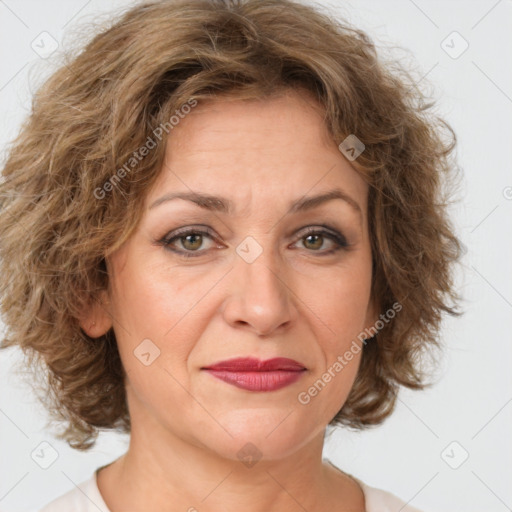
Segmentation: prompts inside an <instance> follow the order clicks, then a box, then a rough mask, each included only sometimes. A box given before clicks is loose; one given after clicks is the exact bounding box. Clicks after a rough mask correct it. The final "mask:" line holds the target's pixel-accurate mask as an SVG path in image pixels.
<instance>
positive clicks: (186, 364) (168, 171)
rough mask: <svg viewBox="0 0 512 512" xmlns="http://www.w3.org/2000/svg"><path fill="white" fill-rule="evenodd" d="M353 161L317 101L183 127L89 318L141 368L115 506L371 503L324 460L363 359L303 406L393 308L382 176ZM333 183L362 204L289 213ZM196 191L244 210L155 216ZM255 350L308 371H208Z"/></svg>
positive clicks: (110, 492)
mask: <svg viewBox="0 0 512 512" xmlns="http://www.w3.org/2000/svg"><path fill="white" fill-rule="evenodd" d="M352 165H354V163H351V162H349V161H348V160H347V159H345V157H344V156H343V155H342V153H341V152H340V151H339V149H338V147H337V145H336V143H335V142H334V141H333V140H332V139H331V138H330V137H329V135H328V133H327V130H326V128H325V125H324V122H323V120H322V110H321V107H320V105H319V104H317V103H316V102H315V100H313V99H312V98H311V97H309V96H308V95H306V94H305V93H299V92H294V91H287V92H285V93H284V94H281V95H279V96H276V97H274V98H272V99H266V100H264V101H256V100H251V101H242V100H235V99H232V98H231V99H229V98H225V99H222V100H221V99H217V100H215V101H212V102H208V103H201V104H199V105H198V106H197V107H195V108H194V109H193V110H192V112H191V113H190V114H188V115H187V116H186V117H185V118H184V119H183V120H181V121H180V123H179V125H177V126H176V127H175V128H174V129H173V131H172V132H171V136H170V137H169V139H168V144H167V148H166V159H165V163H164V165H163V167H162V170H161V173H160V175H159V177H158V183H156V184H155V186H154V187H153V188H152V189H151V190H150V191H149V192H148V195H147V198H146V203H145V210H144V214H143V217H142V220H141V222H140V224H139V226H138V228H137V229H136V231H135V232H134V233H133V235H132V236H131V238H130V239H129V240H127V242H126V243H125V244H124V245H123V246H122V247H121V248H120V249H118V250H117V252H115V253H114V254H112V255H111V256H110V257H109V258H108V260H107V265H108V270H109V275H110V287H109V290H108V291H106V292H105V294H104V296H103V297H102V301H103V304H104V306H103V307H95V308H93V309H92V310H91V311H90V312H88V314H87V315H86V316H85V317H84V319H83V323H82V326H83V328H84V329H85V330H86V331H88V333H89V335H91V336H101V335H102V334H104V333H105V332H106V331H107V330H108V329H109V328H110V327H111V326H113V328H114V332H115V335H116V338H117V342H118V346H119V351H120V355H121V359H122V362H123V366H124V368H125V371H126V374H127V378H126V389H127V399H128V405H129V410H130V417H131V421H132V431H131V438H130V446H129V449H128V451H127V453H126V454H125V455H124V456H122V457H121V458H119V459H117V460H116V461H114V462H113V463H112V464H110V465H109V466H107V467H105V468H103V469H101V470H100V471H99V472H98V477H97V478H98V487H99V490H100V492H101V494H102V495H103V497H104V499H105V502H106V503H107V505H108V506H109V508H110V509H111V510H112V512H120V511H127V510H130V511H131V510H134V511H135V510H137V511H139V510H140V511H142V510H159V511H162V512H167V511H169V512H171V511H177V510H180V511H187V510H189V511H193V510H197V511H199V512H202V511H218V510H223V511H225V512H230V511H234V510H237V511H239V510H245V511H248V512H263V511H264V512H273V511H280V512H286V511H296V510H303V509H306V510H308V511H309V512H313V511H320V510H327V509H328V507H329V508H330V509H332V510H347V511H348V510H350V511H353V512H356V511H364V496H363V493H362V490H361V488H360V487H359V485H358V484H357V483H356V482H355V480H353V479H352V478H350V477H349V476H348V475H346V474H344V473H342V472H340V471H338V470H336V469H334V468H333V467H332V466H331V465H329V464H327V463H326V462H324V461H323V460H322V448H323V442H324V433H325V429H326V426H327V424H328V423H329V421H330V420H331V419H332V418H333V417H334V416H335V415H336V413H337V412H338V411H339V410H340V408H341V407H342V405H343V403H344V402H345V400H346V398H347V396H348V394H349V391H350V389H351V387H352V384H353V382H354V379H355V376H356V374H357V370H358V366H359V362H360V357H361V353H360V352H359V353H358V354H355V355H354V357H353V359H352V360H351V361H350V362H349V363H348V364H347V365H346V366H345V367H344V368H343V370H342V371H341V372H339V373H337V374H336V377H335V378H332V379H331V381H330V382H329V383H328V384H327V385H326V386H325V387H324V388H323V389H322V391H321V392H320V393H318V394H317V396H315V397H312V398H311V400H310V402H309V403H308V404H306V405H303V404H301V403H300V402H299V401H298V398H297V397H298V394H299V393H300V392H303V391H307V390H308V388H309V387H310V386H311V385H312V384H313V383H314V382H315V381H317V380H318V379H319V378H320V377H321V376H322V374H323V373H324V372H325V371H326V370H327V368H329V367H331V366H332V365H333V363H334V362H335V361H336V359H337V357H338V356H340V355H343V354H344V353H345V351H346V350H348V348H349V347H350V345H351V343H352V342H353V340H357V336H358V334H360V333H361V332H362V331H363V330H364V329H365V328H368V327H370V326H372V325H373V324H374V323H375V321H376V319H377V318H378V317H377V316H376V313H375V309H376V308H375V307H374V306H373V301H372V298H371V293H370V285H371V277H372V275H371V262H372V258H371V248H370V240H369V232H368V219H367V195H368V185H367V184H366V182H365V181H364V180H363V179H362V178H361V176H360V174H359V173H358V172H357V171H356V169H355V168H354V167H353V166H352ZM335 188H337V189H341V190H343V191H344V193H345V194H346V195H347V196H349V197H350V198H351V199H352V200H353V201H354V202H355V203H357V205H358V206H359V208H360V212H358V211H357V210H356V209H355V208H354V207H352V206H351V205H350V204H349V203H348V202H346V201H344V200H341V199H334V200H330V201H327V202H325V203H322V204H320V205H318V206H317V207H315V208H313V209H311V210H308V211H303V212H296V213H287V211H288V207H289V204H290V203H291V202H292V201H294V200H296V199H300V198H303V197H304V196H305V195H308V196H312V195H317V194H320V193H323V192H326V191H329V190H332V189H335ZM190 191H194V192H202V193H208V194H213V195H216V196H223V197H225V198H227V199H229V200H231V201H232V203H233V212H231V213H229V214H228V213H225V212H220V211H208V210H206V209H203V208H200V207H199V206H197V205H196V204H194V203H193V202H190V201H186V200H183V199H174V200H171V201H167V202H162V203H161V204H159V205H158V206H155V207H153V208H150V205H151V204H152V203H153V202H154V201H156V200H157V199H159V198H160V197H162V196H163V195H165V194H167V193H170V192H190ZM323 223H325V224H327V225H329V226H330V227H332V228H333V229H335V230H336V231H338V232H340V233H341V234H342V235H343V236H344V237H345V239H346V241H347V242H348V244H349V246H348V248H341V249H340V250H338V251H336V252H334V253H333V254H330V255H329V254H325V253H326V252H327V251H328V250H330V249H332V248H335V247H336V243H335V241H333V240H331V239H330V238H329V237H328V236H324V237H323V238H322V236H320V237H318V238H316V239H315V237H309V238H308V236H307V234H306V235H304V234H303V231H304V228H305V227H308V226H313V227H318V228H320V226H319V225H321V224H323ZM198 224H199V225H200V226H199V227H200V228H204V227H205V226H208V227H209V228H211V229H212V230H213V232H214V238H211V237H209V236H208V235H204V236H203V239H202V241H201V239H199V240H198V239H197V238H196V239H195V240H194V239H192V241H191V237H190V236H189V237H188V238H185V239H184V238H182V239H181V240H179V239H175V240H174V242H173V245H172V247H174V248H175V249H177V250H180V249H181V250H182V251H184V252H185V251H187V250H188V252H189V253H190V252H194V250H195V251H196V252H195V254H197V253H198V252H200V255H199V256H197V257H191V258H189V259H186V258H184V257H183V256H180V255H178V254H176V253H173V252H171V251H170V250H169V248H165V247H164V246H162V245H161V244H158V243H157V241H158V240H161V239H162V238H164V237H166V235H168V234H170V233H171V232H173V231H175V230H177V229H178V228H181V227H185V226H194V227H196V228H197V227H198V226H197V225H198ZM196 233H197V229H196ZM182 236H183V235H182ZM247 236H251V237H253V239H254V240H256V241H257V244H259V247H260V248H261V250H262V253H261V254H260V255H259V256H258V257H257V258H256V259H255V260H254V261H253V262H251V263H248V261H247V260H245V259H244V258H242V257H241V256H240V255H239V254H238V253H237V252H236V248H237V247H238V246H240V244H241V243H242V242H243V241H244V239H245V238H246V237H247ZM185 237H186V235H185ZM196 237H197V235H196ZM167 238H171V236H168V237H167ZM241 247H244V245H243V244H242V245H241ZM245 247H248V246H245ZM254 247H258V246H250V248H249V251H250V252H251V254H254V252H253V251H254V250H255V249H254ZM201 251H202V252H201ZM323 254H325V255H323ZM93 323H94V324H95V325H92V324H93ZM144 339H150V340H151V341H152V343H154V345H156V346H157V347H158V349H159V350H160V355H159V356H158V357H157V358H156V359H154V361H152V362H151V364H149V365H148V366H146V365H144V364H142V363H141V361H140V360H139V359H138V358H137V357H136V356H135V355H134V350H136V349H137V347H138V346H139V345H140V343H141V342H142V340H144ZM359 345H360V344H359ZM243 356H254V357H257V358H259V359H269V358H273V357H288V358H291V359H295V360H296V361H299V362H301V363H302V364H303V365H304V366H305V367H306V368H307V371H306V372H304V373H303V375H302V377H301V379H300V380H299V381H297V382H295V383H294V384H292V385H289V386H287V387H285V388H282V389H280V390H277V391H272V392H251V391H247V390H243V389H239V388H236V387H234V386H232V385H230V384H227V383H225V382H222V381H220V380H218V379H216V378H215V377H212V376H211V375H210V374H208V373H207V372H205V371H204V370H201V368H202V367H205V366H207V365H210V364H213V363H215V362H218V361H222V360H226V359H230V358H233V357H243ZM247 443H252V445H254V446H255V447H256V448H257V450H258V452H259V454H260V456H261V458H260V459H259V460H258V461H257V463H256V464H255V465H253V466H252V467H248V466H247V465H245V464H243V463H242V462H241V461H240V460H239V457H238V455H237V453H238V452H239V451H240V450H241V449H242V448H243V447H244V446H246V445H247ZM192 507H193V508H192Z"/></svg>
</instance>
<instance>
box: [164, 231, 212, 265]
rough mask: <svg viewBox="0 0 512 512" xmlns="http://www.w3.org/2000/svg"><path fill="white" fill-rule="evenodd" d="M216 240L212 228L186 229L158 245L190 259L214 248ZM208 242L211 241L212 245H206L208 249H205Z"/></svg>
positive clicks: (167, 237)
mask: <svg viewBox="0 0 512 512" xmlns="http://www.w3.org/2000/svg"><path fill="white" fill-rule="evenodd" d="M214 239H215V235H214V233H213V231H212V230H211V229H210V228H207V227H203V228H201V229H200V228H197V227H186V228H182V229H179V230H177V231H174V232H172V233H170V234H169V235H167V236H165V237H164V238H163V239H161V240H159V241H158V243H159V244H160V245H163V246H164V247H165V248H166V249H167V250H169V251H172V252H175V253H177V254H179V255H180V256H184V257H185V258H190V257H195V256H200V255H201V254H202V253H204V252H206V251H207V250H208V249H210V248H212V246H213V243H212V242H213V240H214ZM206 240H210V244H206V247H204V246H205V241H206ZM193 253H197V254H193Z"/></svg>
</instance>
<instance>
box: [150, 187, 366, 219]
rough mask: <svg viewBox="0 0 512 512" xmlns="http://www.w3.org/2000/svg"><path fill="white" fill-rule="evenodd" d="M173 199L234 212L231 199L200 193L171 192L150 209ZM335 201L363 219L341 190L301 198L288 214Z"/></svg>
mask: <svg viewBox="0 0 512 512" xmlns="http://www.w3.org/2000/svg"><path fill="white" fill-rule="evenodd" d="M173 199H184V200H186V201H191V202H193V203H195V204H197V206H199V207H200V208H203V209H205V210H211V211H216V212H221V213H226V214H230V213H232V212H233V203H232V201H230V200H229V199H227V198H225V197H221V196H213V195H210V194H202V193H199V192H171V193H169V194H165V195H163V196H162V197H160V198H158V199H157V200H156V201H154V202H153V203H152V204H151V205H150V206H149V209H152V208H155V207H157V206H159V205H160V204H162V203H166V202H168V201H172V200H173ZM333 199H341V200H342V201H344V202H345V203H347V204H348V205H349V206H350V207H351V208H352V209H353V210H355V211H356V212H357V213H358V214H359V215H360V216H361V218H362V217H363V211H362V210H361V207H360V206H359V204H358V203H357V201H355V200H354V199H352V198H351V197H350V196H349V195H348V194H347V193H345V192H344V191H343V190H340V189H333V190H329V191H327V192H323V193H322V194H319V195H316V196H305V197H301V198H300V199H297V200H295V201H293V202H292V203H291V204H290V207H289V209H288V213H297V212H303V211H306V210H311V209H313V208H316V207H317V206H320V205H321V204H324V203H326V202H328V201H332V200H333Z"/></svg>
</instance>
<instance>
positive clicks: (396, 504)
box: [351, 475, 422, 512]
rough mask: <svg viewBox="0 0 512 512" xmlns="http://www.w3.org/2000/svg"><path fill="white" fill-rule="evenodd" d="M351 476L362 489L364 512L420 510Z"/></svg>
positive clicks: (410, 511)
mask: <svg viewBox="0 0 512 512" xmlns="http://www.w3.org/2000/svg"><path fill="white" fill-rule="evenodd" d="M351 476H352V475H351ZM352 478H353V479H354V480H356V482H357V483H358V484H359V485H360V486H361V488H362V489H363V493H364V498H365V508H366V512H397V511H400V512H422V511H421V510H419V509H417V508H415V507H413V506H412V505H409V504H407V503H406V502H405V501H403V500H402V499H400V498H399V497H398V496H395V495H394V494H391V493H390V492H388V491H384V490H383V489H378V488H376V487H371V486H370V485H367V484H365V483H364V482H363V481H361V480H359V479H358V478H356V477H354V476H352Z"/></svg>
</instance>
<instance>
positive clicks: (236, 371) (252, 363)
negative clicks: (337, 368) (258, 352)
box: [202, 357, 306, 391]
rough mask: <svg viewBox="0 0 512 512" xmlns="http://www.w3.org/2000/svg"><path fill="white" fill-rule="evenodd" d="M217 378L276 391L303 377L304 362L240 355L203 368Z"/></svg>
mask: <svg viewBox="0 0 512 512" xmlns="http://www.w3.org/2000/svg"><path fill="white" fill-rule="evenodd" d="M202 370H206V371H207V372H208V373H210V375H212V376H214V377H216V378H217V379H220V380H223V381H224V382H227V383H228V384H232V385H233V386H236V387H238V388H242V389H246V390H248V391H276V390H278V389H281V388H284V387H285V386H288V385H290V384H292V383H294V382H295V381H297V380H298V379H300V378H301V376H302V373H303V372H304V371H306V368H305V367H304V365H303V364H301V363H298V362H297V361H294V360H293V359H288V358H286V357H276V358H274V359H268V360H266V361H260V360H259V359H255V358H252V357H238V358H235V359H229V360H227V361H221V362H219V363H216V364H213V365H211V366H208V367H205V368H202Z"/></svg>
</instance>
